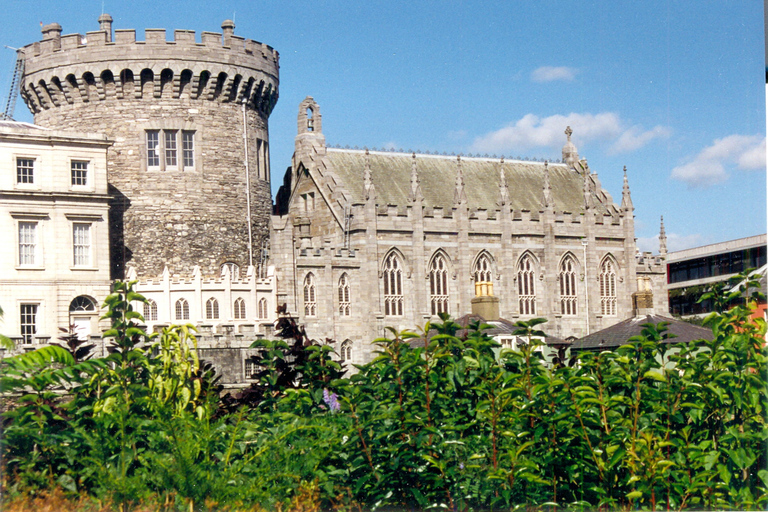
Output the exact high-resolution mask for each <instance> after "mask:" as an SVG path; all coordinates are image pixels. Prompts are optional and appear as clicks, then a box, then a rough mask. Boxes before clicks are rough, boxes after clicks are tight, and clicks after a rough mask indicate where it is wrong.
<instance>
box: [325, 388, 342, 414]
mask: <svg viewBox="0 0 768 512" xmlns="http://www.w3.org/2000/svg"><path fill="white" fill-rule="evenodd" d="M323 402H325V404H326V405H327V406H328V408H329V409H330V410H331V412H336V411H338V410H339V409H340V408H341V406H340V405H339V397H338V396H337V395H336V393H334V392H329V391H328V390H327V389H324V390H323Z"/></svg>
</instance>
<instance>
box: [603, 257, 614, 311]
mask: <svg viewBox="0 0 768 512" xmlns="http://www.w3.org/2000/svg"><path fill="white" fill-rule="evenodd" d="M600 312H601V313H602V314H603V315H604V316H616V263H615V262H614V261H613V260H612V259H611V258H605V259H604V260H603V263H602V264H601V265H600Z"/></svg>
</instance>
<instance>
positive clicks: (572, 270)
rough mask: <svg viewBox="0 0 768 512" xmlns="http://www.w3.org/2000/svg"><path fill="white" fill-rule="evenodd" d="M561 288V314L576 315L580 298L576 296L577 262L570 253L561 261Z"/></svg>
mask: <svg viewBox="0 0 768 512" xmlns="http://www.w3.org/2000/svg"><path fill="white" fill-rule="evenodd" d="M558 284H559V288H560V314H561V315H563V316H574V315H576V314H577V309H576V307H577V305H578V298H577V296H576V262H575V261H574V260H573V256H571V255H570V254H569V255H567V256H566V257H565V258H563V261H562V262H561V263H560V273H559V275H558Z"/></svg>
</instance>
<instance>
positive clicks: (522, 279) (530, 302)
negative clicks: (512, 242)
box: [517, 254, 536, 315]
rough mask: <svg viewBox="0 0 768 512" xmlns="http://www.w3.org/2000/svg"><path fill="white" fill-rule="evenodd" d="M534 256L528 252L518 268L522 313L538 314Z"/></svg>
mask: <svg viewBox="0 0 768 512" xmlns="http://www.w3.org/2000/svg"><path fill="white" fill-rule="evenodd" d="M535 274H536V272H535V267H534V264H533V258H531V256H530V255H528V254H526V255H525V256H523V258H522V259H521V260H520V265H519V266H518V268H517V285H518V290H517V291H518V298H519V301H520V314H521V315H535V314H536V280H535Z"/></svg>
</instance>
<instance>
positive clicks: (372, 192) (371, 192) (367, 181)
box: [363, 148, 376, 201]
mask: <svg viewBox="0 0 768 512" xmlns="http://www.w3.org/2000/svg"><path fill="white" fill-rule="evenodd" d="M363 197H365V200H366V201H368V200H369V199H371V198H375V197H376V188H375V187H374V186H373V180H371V160H370V153H369V152H368V148H365V171H364V172H363Z"/></svg>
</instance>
